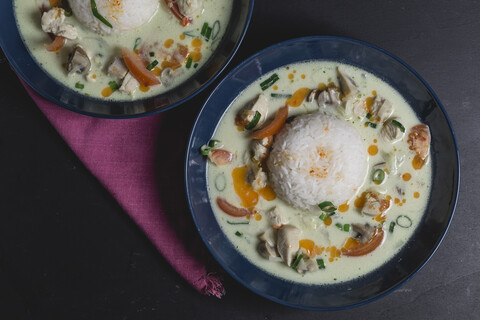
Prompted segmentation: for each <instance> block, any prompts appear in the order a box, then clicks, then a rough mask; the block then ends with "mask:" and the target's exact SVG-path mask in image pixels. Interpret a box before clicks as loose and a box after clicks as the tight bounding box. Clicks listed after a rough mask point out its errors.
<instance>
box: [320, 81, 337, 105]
mask: <svg viewBox="0 0 480 320" xmlns="http://www.w3.org/2000/svg"><path fill="white" fill-rule="evenodd" d="M317 103H318V106H319V107H320V108H326V107H330V106H333V107H336V106H338V105H340V103H341V100H340V91H339V89H338V88H337V87H335V86H330V87H328V88H327V89H325V90H323V91H322V92H320V93H319V94H318V98H317Z"/></svg>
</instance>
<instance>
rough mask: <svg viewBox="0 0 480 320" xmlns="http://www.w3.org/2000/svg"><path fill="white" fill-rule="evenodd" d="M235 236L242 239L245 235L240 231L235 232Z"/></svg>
mask: <svg viewBox="0 0 480 320" xmlns="http://www.w3.org/2000/svg"><path fill="white" fill-rule="evenodd" d="M235 235H236V236H237V237H241V236H243V233H241V232H240V231H237V232H235Z"/></svg>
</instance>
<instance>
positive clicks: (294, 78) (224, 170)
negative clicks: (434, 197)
mask: <svg viewBox="0 0 480 320" xmlns="http://www.w3.org/2000/svg"><path fill="white" fill-rule="evenodd" d="M337 66H341V68H342V69H343V70H344V71H345V73H347V74H349V75H350V76H351V77H352V78H353V79H354V80H355V82H356V83H357V84H358V89H359V94H358V96H356V97H355V99H356V100H358V101H363V102H365V103H367V104H368V103H369V102H371V99H372V98H373V97H374V96H375V95H377V94H378V95H381V96H382V97H385V98H386V99H388V101H390V102H391V104H392V106H393V108H394V112H393V115H392V117H398V119H399V120H400V121H401V123H402V124H403V126H404V127H405V128H406V132H405V135H404V136H403V138H402V139H401V140H400V141H398V142H396V143H393V144H392V143H387V142H386V141H384V140H383V139H382V138H381V136H380V134H379V132H380V130H381V127H382V124H378V125H377V127H376V128H373V127H372V126H370V125H369V121H368V119H366V118H365V117H363V118H359V117H352V118H351V119H349V120H345V121H348V122H349V123H351V125H352V126H353V127H354V128H355V129H356V130H357V132H358V133H359V135H360V137H361V138H362V141H363V145H364V148H365V150H367V152H368V154H369V156H368V172H367V174H366V175H365V179H364V183H363V185H362V186H361V188H360V189H359V190H358V191H357V194H356V195H355V196H354V197H352V198H351V199H350V200H349V201H348V202H347V203H345V204H340V203H336V204H335V205H336V206H337V207H338V210H337V211H336V214H334V215H333V216H331V217H330V218H327V219H326V220H325V221H323V220H321V219H320V218H319V216H320V215H321V214H322V213H323V212H322V210H320V208H318V209H317V210H313V211H302V210H299V209H296V208H293V207H291V206H290V205H289V204H287V203H286V202H285V201H283V200H282V199H279V198H278V197H277V198H275V199H274V200H270V201H268V200H266V199H265V198H264V197H262V196H261V195H260V196H259V197H258V203H257V204H256V205H255V209H254V211H253V212H254V214H252V215H250V216H247V217H232V216H230V215H228V214H226V213H225V212H224V211H222V210H221V209H220V208H219V206H218V205H217V203H216V199H217V197H223V198H225V199H227V200H228V201H229V203H231V204H233V205H235V206H236V207H239V208H240V207H241V205H240V203H241V202H240V199H239V196H238V194H237V193H236V191H235V189H234V180H233V177H232V171H233V170H234V169H235V168H238V167H242V166H245V165H246V164H247V163H248V162H249V159H250V155H249V143H250V138H249V135H250V134H251V131H247V130H245V131H241V130H239V129H238V128H237V126H236V125H235V119H236V117H237V115H238V114H239V112H240V110H242V108H244V106H245V105H246V104H247V103H248V102H249V101H251V100H252V99H254V98H256V97H257V96H258V95H259V94H260V93H262V92H263V94H264V95H265V96H267V98H268V100H269V118H270V119H271V118H273V116H274V115H275V112H276V110H278V108H279V107H281V106H283V105H285V97H283V96H280V97H278V95H282V94H283V95H285V94H287V95H290V94H292V93H294V92H298V91H297V90H298V89H300V88H310V89H313V88H317V87H318V86H319V84H329V83H333V84H336V85H338V81H337V75H336V67H337ZM274 73H276V74H277V75H278V76H279V80H278V81H277V82H275V84H274V85H273V86H270V87H269V88H268V89H266V90H265V91H262V89H261V88H260V83H262V82H263V81H265V80H266V79H268V78H269V77H270V76H271V75H272V74H274ZM272 94H273V95H277V97H272ZM320 109H321V110H320V111H319V106H318V105H317V103H316V102H315V101H313V102H307V101H306V100H303V102H302V103H301V104H300V105H299V106H298V107H289V116H293V115H299V114H305V113H313V112H325V113H328V114H334V115H336V116H338V117H340V118H342V119H344V116H343V114H342V113H340V112H339V111H338V109H337V108H328V107H327V108H320ZM268 122H269V120H267V121H266V123H268ZM419 123H420V121H419V119H418V118H417V116H416V115H415V113H414V111H413V110H412V109H411V107H410V106H409V105H408V103H407V102H406V101H405V100H404V99H403V97H402V96H401V95H400V94H399V93H398V92H397V91H396V90H395V89H393V88H392V87H391V86H389V85H388V84H387V83H386V82H384V81H382V80H381V79H379V78H378V77H376V76H374V75H372V74H370V73H368V72H366V71H364V70H362V69H359V68H355V67H353V66H349V65H344V64H340V63H337V62H328V61H312V62H304V63H298V64H293V65H289V66H285V67H282V68H279V69H277V70H274V71H273V72H271V73H269V74H266V75H265V76H263V77H262V78H260V79H258V80H256V81H255V82H254V83H252V84H251V85H250V86H249V87H247V88H246V89H245V90H244V91H243V92H242V93H241V94H240V95H239V96H238V97H237V98H236V99H235V100H234V101H233V102H232V104H231V105H230V106H229V108H228V109H227V111H226V112H225V114H224V115H223V117H222V119H221V121H220V122H219V124H218V127H217V129H216V131H215V134H214V137H213V138H212V139H217V140H220V141H221V145H223V147H222V148H223V149H226V150H229V151H231V152H232V153H233V154H234V156H235V158H234V160H233V162H232V163H231V164H227V165H222V166H217V165H215V164H212V163H211V162H210V161H209V164H208V167H207V181H208V191H209V196H210V201H211V204H212V208H213V212H214V214H215V216H216V219H217V221H218V223H219V225H220V226H221V228H222V230H223V232H224V233H225V235H226V236H227V237H228V239H229V240H230V241H231V243H232V244H233V246H234V247H235V248H237V250H238V251H239V252H240V253H241V254H242V255H244V256H245V257H246V258H247V259H248V260H250V261H251V262H252V263H253V264H255V265H257V266H258V267H260V268H261V269H263V270H265V271H267V272H269V273H272V274H274V275H276V276H278V277H280V278H284V279H287V280H290V281H294V282H303V283H309V284H330V283H338V282H342V281H348V280H351V279H355V278H358V277H361V276H363V275H365V274H366V273H369V272H371V271H373V270H375V269H376V268H378V267H380V266H381V265H382V264H384V263H385V262H386V261H388V260H390V259H392V258H393V256H394V255H395V254H396V253H398V252H399V250H400V249H401V248H402V246H404V245H405V243H406V242H407V241H408V240H409V238H410V237H411V236H412V234H413V233H414V231H415V228H416V227H417V226H418V225H419V223H420V221H421V219H422V215H423V212H424V211H425V208H426V205H427V202H428V198H429V192H430V183H431V163H430V161H429V158H430V157H429V156H428V157H427V161H426V162H425V164H424V165H423V167H422V168H421V169H419V170H416V169H414V168H413V162H414V157H415V152H413V151H412V150H410V149H409V145H408V143H407V139H408V133H409V130H410V128H412V127H413V126H415V125H417V124H419ZM385 154H390V155H393V156H396V157H398V159H401V158H402V157H404V159H403V161H399V162H401V164H400V165H399V166H398V170H397V172H396V173H395V174H388V175H387V179H386V181H385V182H384V183H382V184H380V185H377V184H376V183H374V182H373V181H372V179H371V177H372V173H373V169H372V168H373V166H374V165H376V164H378V163H381V162H383V161H385V159H384V158H385ZM352 161H355V159H352ZM372 189H374V190H377V191H378V192H380V193H381V194H383V195H384V196H386V197H388V198H389V199H391V201H390V203H391V205H390V209H389V210H388V211H387V213H386V214H385V216H384V217H383V218H381V217H371V216H367V215H362V214H361V213H360V209H361V201H360V200H359V199H361V198H362V193H363V192H365V191H366V190H372ZM325 200H328V199H325ZM275 206H276V207H277V208H279V209H280V210H281V211H282V212H283V213H285V214H286V215H287V216H288V218H289V224H290V225H293V226H296V227H297V228H299V229H300V230H301V235H300V239H302V240H309V241H303V247H304V248H305V247H308V246H310V245H311V243H312V241H313V243H314V244H315V247H314V250H316V252H317V254H312V256H314V257H315V259H322V260H323V262H324V264H325V268H324V269H320V270H318V271H316V272H307V273H306V274H304V275H302V274H300V273H297V272H295V270H292V268H291V267H288V266H287V265H286V264H285V263H282V262H278V261H271V260H268V259H265V258H264V257H262V256H261V255H260V254H259V253H258V252H257V245H258V243H259V241H260V240H259V238H258V236H259V235H260V234H261V233H262V232H264V231H265V230H267V229H271V228H272V223H271V221H270V220H269V218H268V217H267V215H266V212H267V211H268V210H270V209H271V208H273V207H275ZM400 216H407V217H408V219H410V220H411V226H410V227H406V228H405V227H401V226H400V225H399V224H398V222H400V224H401V225H404V226H407V225H408V224H410V222H409V221H408V219H407V220H405V218H402V217H400ZM399 217H400V218H399ZM330 219H331V221H330ZM397 219H399V220H397ZM402 219H403V220H402ZM392 222H394V223H395V226H394V229H393V232H390V231H389V229H390V225H391V224H392ZM247 223H248V224H247ZM353 223H362V224H364V223H370V224H372V225H381V226H382V229H383V231H384V234H385V238H384V240H383V242H382V244H381V245H380V246H379V247H378V248H376V249H375V250H374V251H372V252H371V253H368V254H366V255H363V256H358V257H349V256H345V255H343V254H342V248H344V246H345V243H346V241H347V239H348V238H349V237H354V236H355V233H354V232H353V231H352V229H351V228H350V230H349V231H348V232H347V231H345V230H344V229H342V230H340V229H339V228H338V227H337V226H336V225H337V224H340V225H341V226H344V225H346V224H347V225H349V226H350V225H351V224H353ZM327 224H329V225H327ZM301 247H302V244H301ZM317 249H318V250H317Z"/></svg>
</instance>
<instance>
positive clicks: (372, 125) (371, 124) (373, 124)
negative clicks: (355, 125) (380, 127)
mask: <svg viewBox="0 0 480 320" xmlns="http://www.w3.org/2000/svg"><path fill="white" fill-rule="evenodd" d="M367 123H368V125H369V126H370V127H371V128H373V129H375V128H376V127H377V124H376V123H373V122H367Z"/></svg>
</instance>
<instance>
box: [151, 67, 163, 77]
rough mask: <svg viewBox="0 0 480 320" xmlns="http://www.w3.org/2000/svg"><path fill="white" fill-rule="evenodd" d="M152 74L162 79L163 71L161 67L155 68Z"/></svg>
mask: <svg viewBox="0 0 480 320" xmlns="http://www.w3.org/2000/svg"><path fill="white" fill-rule="evenodd" d="M152 72H153V74H154V75H156V76H157V77H160V75H161V74H162V69H160V68H159V67H155V68H153V69H152Z"/></svg>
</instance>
